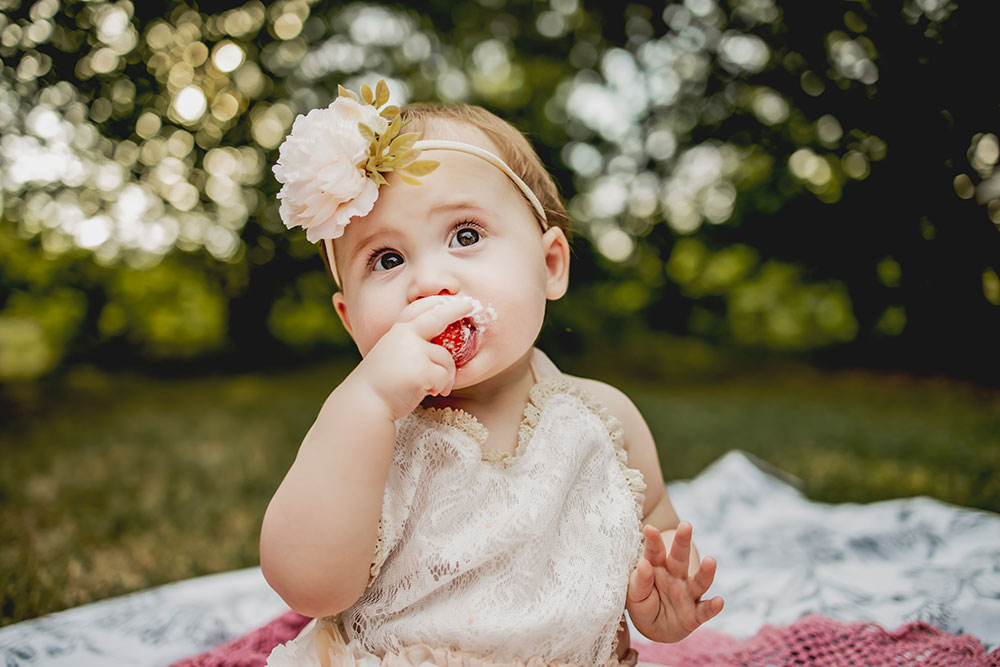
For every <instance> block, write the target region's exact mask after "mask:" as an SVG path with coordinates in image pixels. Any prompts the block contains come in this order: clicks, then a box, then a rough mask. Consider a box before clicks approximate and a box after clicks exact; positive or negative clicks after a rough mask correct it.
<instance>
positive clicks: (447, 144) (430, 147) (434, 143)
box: [323, 139, 549, 287]
mask: <svg viewBox="0 0 1000 667" xmlns="http://www.w3.org/2000/svg"><path fill="white" fill-rule="evenodd" d="M413 148H414V149H416V150H420V151H434V150H440V151H458V152H459V153H468V154H469V155H475V156H476V157H479V158H482V159H484V160H486V161H487V162H489V163H490V164H492V165H493V166H494V167H496V168H497V169H499V170H500V171H502V172H503V173H505V174H507V177H508V178H510V180H511V181H513V182H514V185H516V186H517V189H518V190H520V191H521V193H522V194H523V195H524V196H525V197H526V198H527V199H528V203H530V204H531V207H532V208H533V209H534V210H535V213H536V214H537V215H538V224H539V225H541V227H542V231H545V230H547V229H548V228H549V223H548V217H547V216H546V215H545V208H544V207H543V206H542V202H540V201H539V200H538V197H537V196H536V195H535V193H534V192H532V190H531V188H529V187H528V184H527V183H525V182H524V181H523V180H521V177H520V176H518V175H517V174H515V173H514V170H513V169H511V168H510V166H509V165H508V164H507V163H506V162H504V161H503V160H501V159H500V157H499V156H497V155H495V154H494V153H491V152H489V151H488V150H485V149H483V148H480V147H479V146H474V145H472V144H467V143H464V142H461V141H445V140H444V139H422V140H420V141H418V142H416V143H415V144H413ZM323 247H324V249H325V250H326V256H327V258H328V259H329V260H330V261H329V265H330V274H331V275H332V276H333V281H334V282H335V283H337V287H340V274H339V272H338V271H337V260H336V259H335V258H334V255H333V239H323Z"/></svg>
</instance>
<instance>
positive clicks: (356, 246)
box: [348, 232, 380, 259]
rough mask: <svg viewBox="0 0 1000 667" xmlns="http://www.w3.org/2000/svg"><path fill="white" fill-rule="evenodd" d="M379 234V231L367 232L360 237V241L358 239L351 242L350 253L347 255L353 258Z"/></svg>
mask: <svg viewBox="0 0 1000 667" xmlns="http://www.w3.org/2000/svg"><path fill="white" fill-rule="evenodd" d="M379 234H380V232H373V233H371V234H369V235H368V236H365V237H362V239H361V240H360V241H358V242H357V243H352V244H351V247H350V248H349V250H350V253H349V254H348V256H349V257H350V258H351V259H354V258H355V257H357V256H358V255H360V254H361V253H362V252H363V251H364V249H365V248H367V247H368V246H369V245H371V242H372V241H374V240H375V239H376V238H378V236H379Z"/></svg>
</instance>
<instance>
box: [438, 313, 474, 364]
mask: <svg viewBox="0 0 1000 667" xmlns="http://www.w3.org/2000/svg"><path fill="white" fill-rule="evenodd" d="M478 334H479V330H478V328H477V327H476V325H475V324H474V323H473V321H472V320H471V319H469V318H468V317H466V318H464V319H461V320H458V321H457V322H452V323H451V324H449V325H448V328H447V329H445V330H444V331H443V332H441V333H440V334H438V335H437V336H435V337H434V338H432V339H431V342H432V343H435V344H437V345H440V346H441V347H443V348H444V349H446V350H448V352H450V353H451V356H452V358H453V359H454V360H455V366H456V367H461V366H463V365H464V364H465V363H466V362H468V361H469V360H470V359H472V357H473V356H475V354H476V352H477V351H478V347H479V344H478V341H479V335H478Z"/></svg>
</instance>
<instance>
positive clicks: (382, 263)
mask: <svg viewBox="0 0 1000 667" xmlns="http://www.w3.org/2000/svg"><path fill="white" fill-rule="evenodd" d="M402 263H403V258H402V256H401V255H400V254H399V253H396V252H384V253H382V254H381V255H379V256H378V257H376V258H375V262H374V263H373V265H372V271H388V270H389V269H394V268H396V267H397V266H399V265H400V264H402Z"/></svg>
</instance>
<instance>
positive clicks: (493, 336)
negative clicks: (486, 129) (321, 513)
mask: <svg viewBox="0 0 1000 667" xmlns="http://www.w3.org/2000/svg"><path fill="white" fill-rule="evenodd" d="M447 130H448V131H447V133H446V135H445V136H443V137H442V136H440V134H439V133H435V134H434V135H433V136H427V135H428V133H426V132H425V138H439V137H440V138H447V139H451V140H457V141H464V142H466V143H471V144H475V145H477V146H480V147H482V148H485V149H486V150H489V151H491V152H494V153H496V152H497V149H496V147H495V146H493V145H492V144H491V143H490V142H489V140H488V139H487V138H486V137H485V135H483V134H482V133H481V132H479V131H478V130H476V129H475V128H471V127H467V126H464V125H449V126H448V128H447ZM421 159H432V160H437V161H438V162H439V163H440V166H438V168H437V169H436V170H435V171H434V172H432V173H431V174H430V175H428V176H425V177H423V178H421V181H422V184H421V185H407V184H406V183H403V182H402V181H401V180H399V179H398V178H395V177H393V176H392V175H390V178H389V179H388V180H389V184H388V185H385V186H382V187H381V188H380V190H379V196H378V200H377V201H376V203H375V207H374V208H373V209H372V212H371V213H370V214H368V215H367V216H365V217H364V218H355V219H354V220H352V222H351V224H349V225H348V226H347V228H346V229H345V231H344V235H343V236H342V237H341V238H339V239H337V240H336V242H335V243H334V251H335V253H336V258H337V268H338V270H339V272H340V276H341V283H342V285H343V292H342V293H340V294H339V295H338V296H337V297H335V304H336V306H337V311H338V313H339V314H340V316H341V318H342V319H343V321H344V324H345V326H346V327H347V329H348V331H350V333H351V336H352V337H353V338H354V341H355V343H357V346H358V349H359V350H360V351H361V354H362V355H366V354H367V353H368V351H369V350H371V348H372V347H373V346H374V345H375V343H376V342H377V341H378V340H379V339H380V338H381V337H382V335H383V334H385V333H386V332H387V331H388V330H389V329H390V328H391V327H392V325H393V324H394V323H395V322H396V320H397V317H398V316H399V313H400V311H401V310H402V309H403V308H404V307H405V306H406V305H407V304H409V303H412V302H413V301H415V300H416V299H419V298H422V297H426V296H433V295H437V294H442V293H444V294H452V295H461V296H468V297H472V298H474V299H478V300H479V301H480V302H481V303H482V304H483V306H492V307H493V308H494V309H495V311H496V315H497V319H496V321H494V322H491V323H490V324H488V325H486V326H485V327H483V329H482V331H481V334H482V337H481V345H480V347H479V351H478V352H477V353H476V355H475V356H474V357H473V358H472V359H471V360H470V361H468V362H467V363H466V364H464V365H463V366H462V367H461V368H460V369H459V371H458V374H457V376H456V381H455V388H461V387H463V386H470V385H473V384H476V383H478V382H481V381H483V380H486V379H488V378H490V377H492V376H494V375H496V374H497V373H499V372H501V371H502V370H504V369H506V368H508V367H510V366H511V365H512V364H513V363H515V362H516V361H518V360H519V359H522V358H523V357H524V355H525V354H526V353H527V352H528V351H529V350H530V349H531V347H532V345H533V344H534V341H535V338H536V337H537V336H538V332H539V330H540V329H541V326H542V320H543V318H544V315H545V302H546V299H550V298H552V299H554V298H559V297H560V296H562V294H563V292H564V291H565V289H566V272H565V271H564V270H562V268H561V266H558V267H557V266H556V265H557V264H559V262H556V261H554V260H555V259H556V257H554V255H558V256H559V258H562V259H565V260H566V261H568V252H567V250H566V244H565V237H564V236H563V233H562V231H561V230H559V229H557V228H553V229H549V230H548V231H546V232H545V233H543V232H542V230H541V228H540V226H539V224H538V221H537V220H536V219H535V217H534V215H533V214H532V211H531V208H530V205H529V204H528V203H527V201H526V200H525V199H524V197H523V196H522V195H521V193H520V192H519V191H518V189H517V187H516V186H515V185H514V184H513V183H512V182H511V181H510V180H509V179H508V178H507V176H506V175H505V174H504V173H503V172H502V171H500V170H499V169H498V168H497V167H495V166H493V165H492V164H490V163H489V162H487V161H486V160H483V159H482V158H479V157H476V156H473V155H468V154H465V153H459V152H456V151H448V150H432V151H425V152H424V153H423V154H422V155H421Z"/></svg>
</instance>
